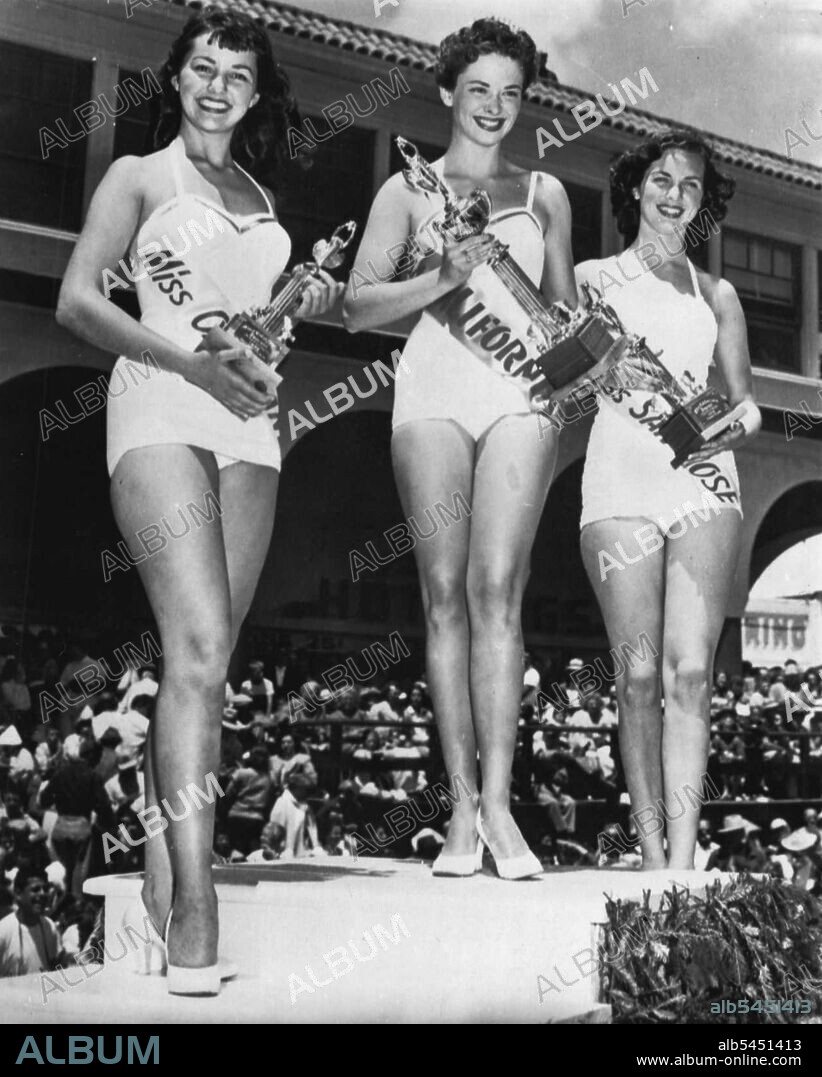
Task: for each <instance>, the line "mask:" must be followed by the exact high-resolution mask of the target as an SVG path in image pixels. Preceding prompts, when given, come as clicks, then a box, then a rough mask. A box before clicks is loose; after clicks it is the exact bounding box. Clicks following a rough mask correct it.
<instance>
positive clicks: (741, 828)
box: [716, 814, 768, 872]
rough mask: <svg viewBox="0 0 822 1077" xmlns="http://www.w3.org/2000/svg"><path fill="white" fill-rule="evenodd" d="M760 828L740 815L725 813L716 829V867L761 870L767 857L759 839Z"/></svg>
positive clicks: (731, 869)
mask: <svg viewBox="0 0 822 1077" xmlns="http://www.w3.org/2000/svg"><path fill="white" fill-rule="evenodd" d="M760 834H761V830H760V828H759V827H758V826H756V825H755V824H754V823H752V822H751V821H750V820H749V819H745V818H743V817H742V816H741V815H737V814H732V815H726V816H725V817H724V818H723V820H722V827H721V829H720V830H717V832H716V836H717V838H718V840H719V845H720V852H719V855H718V858H717V867H719V869H720V870H721V871H748V872H751V871H753V872H763V871H765V870H766V869H767V866H768V858H767V857H766V855H765V850H764V849H763V848H762V846H761V844H760V840H759V836H760Z"/></svg>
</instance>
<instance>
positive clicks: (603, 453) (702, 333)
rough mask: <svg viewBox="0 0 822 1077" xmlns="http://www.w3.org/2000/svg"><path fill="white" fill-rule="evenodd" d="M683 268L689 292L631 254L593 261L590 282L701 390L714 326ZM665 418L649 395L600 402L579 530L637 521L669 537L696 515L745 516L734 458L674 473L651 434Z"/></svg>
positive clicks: (618, 394) (722, 456)
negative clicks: (616, 520)
mask: <svg viewBox="0 0 822 1077" xmlns="http://www.w3.org/2000/svg"><path fill="white" fill-rule="evenodd" d="M688 268H689V270H690V275H691V286H692V288H693V292H692V293H687V294H686V293H682V292H679V291H677V289H676V288H674V287H673V286H672V285H671V284H668V283H666V282H665V281H662V280H660V279H659V278H658V277H656V276H654V274H653V273H651V272H649V271H645V270H644V267H643V266H642V265H641V263H640V262H638V261H637V259H636V258H635V256H634V255H633V254H631V253H630V252H624V253H623V254H621V255H619V256H618V257H613V258H606V259H603V260H602V261H600V262H596V263H595V269H594V271H593V272H589V273H588V274H587V277H588V279H589V280H590V281H591V283H593V284H594V285H596V286H597V288H598V289H599V290H600V291H601V292H602V293H603V298H604V300H605V302H606V303H609V304H610V305H611V306H612V307H613V309H614V310H615V311H616V313H617V314H618V315H619V317H620V319H621V320H622V323H623V325H624V326H625V327H626V329H628V330H629V331H630V332H632V333H636V334H637V335H638V336H641V337H645V339H646V341H647V343H648V345H649V346H650V347H651V348H652V349H653V351H654V352H656V353H658V354H659V353H661V354H660V360H661V361H662V362H663V363H664V364H665V366H666V367H667V368H668V370H669V371H670V372H671V373H672V374H673V375H674V377H675V378H677V379H678V380H680V381H681V380H682V379H683V378H684V377H685V376H686V374H688V373H689V374H690V375H691V376H692V378H693V379H694V381H695V382H696V384H697V385H698V386H700V387H702V386H704V385H705V383H706V382H707V379H708V368H709V366H710V363H711V360H712V358H713V353H714V347H715V345H716V338H717V323H716V318H715V317H714V313H713V311H712V310H711V308H710V307H709V306H708V304H707V303H706V302H705V300H704V298H703V297H702V293H701V292H700V290H699V283H698V281H697V275H696V270H695V269H694V267H693V265H692V264H691V262H690V261H689V262H688ZM669 410H670V409H668V411H669ZM665 413H666V411H665V405H664V404H661V402H660V400H659V397H656V396H654V394H652V393H650V392H646V391H639V390H633V389H632V390H630V391H628V390H625V389H622V388H617V389H613V390H611V391H610V392H609V394H608V395H600V397H599V410H598V412H597V415H596V417H595V419H594V423H593V426H592V428H591V437H590V440H589V442H588V451H587V455H586V457H585V468H584V471H583V475H582V517H581V520H580V527H584V526H585V525H586V524H589V523H593V522H594V521H595V520H604V519H611V518H613V517H619V516H631V517H635V516H639V517H645V518H646V519H648V520H652V521H653V522H654V523H656V524H658V525H659V527H660V528H661V530H662V531H663V532H664V533H667V532H668V531H669V530H670V529H671V528H672V527H673V526H674V524H676V523H677V522H678V521H679V520H681V519H683V518H684V517H685V516H687V515H688V514H689V513H690V512H692V511H693V510H694V509H699V510H704V509H706V508H707V507H708V506H710V507H711V508H712V509H717V510H718V509H720V508H730V509H734V510H736V511H737V512H738V513H739V514H740V515H741V514H742V505H741V501H740V496H739V479H738V477H737V472H736V463H735V461H734V455H733V453H732V452H721V453H717V455H716V456H714V457H712V458H711V459H710V460H708V461H706V462H703V463H697V464H691V465H684V466H682V467H680V468H677V469H674V468H672V467H671V460H672V459H673V451H672V450H671V449H670V448H669V447H668V446H667V445H666V444H665V443H664V442H663V441H662V440H660V439H659V438H658V437H657V436H656V435H655V434H654V433H653V430H652V427H653V426H654V425H655V420H657V423H656V425H658V420H659V417H660V416H662V415H664V414H665Z"/></svg>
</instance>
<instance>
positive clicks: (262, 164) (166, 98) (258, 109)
mask: <svg viewBox="0 0 822 1077" xmlns="http://www.w3.org/2000/svg"><path fill="white" fill-rule="evenodd" d="M201 34H208V35H209V37H208V43H209V44H212V43H213V42H216V44H217V45H219V47H220V48H223V49H230V50H231V51H232V52H253V53H254V54H255V55H256V57H257V92H258V93H259V95H260V99H259V101H258V102H257V103H256V105H254V106H253V107H252V108H250V109H249V110H248V112H247V113H246V114H245V116H243V118H242V120H241V121H240V122H239V123H238V124H237V127H236V129H235V131H234V134H233V135H232V138H231V155H232V157H233V158H234V160H235V161H237V163H238V164H240V165H242V167H243V168H245V169H247V170H248V171H249V172H250V173H251V174H252V175H254V176H256V178H257V179H264V180H266V181H267V182H269V183H270V184H271V185H272V186H277V185H278V184H280V183H281V182H282V177H283V173H284V172H285V169H286V164H287V161H288V156H289V155H288V153H287V142H288V131H289V128H291V127H299V124H300V114H299V111H298V109H297V102H296V101H295V99H294V96H293V94H292V91H291V82H290V80H289V78H288V75H287V74H286V73H285V71H284V70H283V69H282V68H281V67H280V65H279V64H278V63H277V61H276V60H275V58H274V53H273V51H272V48H271V41H270V40H269V37H268V34H267V33H266V31H265V30H264V29H263V27H262V26H260V25H259V24H258V23H256V22H254V20H253V19H251V18H249V16H247V15H242V14H239V13H236V12H230V11H223V10H221V9H219V8H217V7H213V6H211V7H206V8H203V10H202V11H199V12H197V14H196V15H193V16H192V17H191V18H190V19H189V20H188V22H187V23H186V24H185V26H184V27H183V29H182V32H181V33H180V35H179V37H177V38H176V40H175V41H174V43H173V44H172V46H171V51H170V52H169V54H168V59H167V60H166V62H165V63H164V64H163V66H162V68H161V69H160V73H159V78H160V86H161V88H162V93H161V95H160V96H159V107H157V106H155V107H156V108H157V115H156V120H155V123H154V130H153V136H152V142H151V146H152V148H153V149H155V150H159V149H163V147H165V146H168V145H169V143H171V142H173V140H174V139H175V138H176V137H177V134H178V132H179V130H180V120H181V117H182V108H181V105H180V95H179V93H178V92H177V90H175V89H174V86H173V85H172V82H171V80H172V79H173V78H175V77H176V76H178V75H179V74H180V71H181V69H182V67H183V65H184V64H185V62H186V60H187V59H188V56H189V53H190V50H191V46H192V44H193V42H194V41H195V39H196V38H198V37H200V35H201Z"/></svg>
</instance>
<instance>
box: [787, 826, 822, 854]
mask: <svg viewBox="0 0 822 1077" xmlns="http://www.w3.org/2000/svg"><path fill="white" fill-rule="evenodd" d="M818 841H819V835H818V834H815V833H814V832H813V831H812V830H808V829H807V828H806V827H804V826H803V827H800V828H799V830H794V832H793V834H788V835H786V836H785V837H784V838H783V839H782V848H783V849H787V851H788V852H789V853H807V852H809V851H810V850H811V849H813V847H814V846H815V845H816V843H817V842H818Z"/></svg>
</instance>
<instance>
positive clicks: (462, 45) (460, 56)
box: [434, 18, 538, 92]
mask: <svg viewBox="0 0 822 1077" xmlns="http://www.w3.org/2000/svg"><path fill="white" fill-rule="evenodd" d="M491 54H497V55H499V56H508V57H509V58H510V59H512V60H516V61H517V63H518V64H519V66H520V67H521V68H522V89H523V92H525V90H527V89H528V87H529V86H530V85H531V83H532V82H533V81H534V79H535V78H536V77H537V67H538V63H537V47H536V45H535V44H534V41H533V38H531V36H530V35H529V34H526V32H525V31H524V30H513V29H512V28H511V27H510V26H509V25H508V23H506V22H503V21H502V20H501V19H492V18H488V19H477V20H476V21H475V22H473V23H471V25H470V26H463V27H462V29H460V30H457V31H455V33H453V34H449V35H448V37H446V38H443V40H442V42H441V44H440V50H439V54H438V56H437V62H436V64H435V66H434V78H435V80H436V83H437V85H438V86H442V88H443V89H444V90H453V89H454V87H455V86H456V85H457V78H458V77H459V76H460V75H461V74H462V73H463V71H464V70H465V69H466V67H468V66H469V64H473V63H476V61H477V60H478V59H479V58H480V56H488V55H491Z"/></svg>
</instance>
